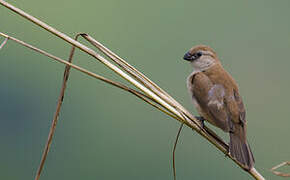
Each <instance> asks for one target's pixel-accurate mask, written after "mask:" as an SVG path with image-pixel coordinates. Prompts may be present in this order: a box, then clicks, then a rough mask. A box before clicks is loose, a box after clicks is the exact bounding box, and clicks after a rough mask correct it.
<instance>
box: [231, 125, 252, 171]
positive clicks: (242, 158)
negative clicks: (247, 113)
mask: <svg viewBox="0 0 290 180" xmlns="http://www.w3.org/2000/svg"><path fill="white" fill-rule="evenodd" d="M244 130H245V129H244V127H241V126H240V127H237V128H236V129H235V132H234V133H230V144H229V148H230V149H229V151H230V154H231V156H233V157H234V158H235V159H236V160H237V161H239V162H240V163H241V164H243V165H244V168H245V169H247V170H250V169H251V168H252V167H253V166H254V163H255V159H254V156H253V153H252V151H251V148H250V145H249V144H248V143H247V140H246V137H245V131H244Z"/></svg>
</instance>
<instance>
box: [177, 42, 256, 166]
mask: <svg viewBox="0 0 290 180" xmlns="http://www.w3.org/2000/svg"><path fill="white" fill-rule="evenodd" d="M183 59H184V60H187V61H189V62H190V64H191V65H192V66H193V68H194V71H193V72H192V73H191V74H190V75H189V76H188V78H187V88H188V91H189V93H190V96H191V98H192V101H193V103H194V105H195V107H196V109H197V111H198V113H199V114H200V116H201V117H199V119H200V120H202V121H203V120H206V121H208V122H209V123H211V124H212V125H214V126H216V127H218V128H220V129H222V130H223V131H225V132H229V134H230V143H229V153H230V155H231V156H233V157H234V158H235V159H236V160H237V161H239V162H240V163H241V164H242V165H243V166H244V168H245V169H247V170H250V169H251V168H252V167H253V165H254V161H255V160H254V157H253V154H252V151H251V148H250V146H249V144H248V143H247V138H246V134H247V122H246V112H245V108H244V104H243V101H242V98H241V96H240V94H239V90H238V85H237V84H236V82H235V80H234V79H233V78H232V77H231V75H230V74H229V73H228V72H227V71H225V69H224V68H223V66H222V64H221V62H220V60H219V59H218V57H217V54H216V53H215V52H214V51H213V49H211V48H210V47H208V46H204V45H199V46H195V47H192V48H191V49H190V50H189V51H188V52H187V53H186V54H185V55H184V57H183Z"/></svg>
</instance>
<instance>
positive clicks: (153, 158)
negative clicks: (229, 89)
mask: <svg viewBox="0 0 290 180" xmlns="http://www.w3.org/2000/svg"><path fill="white" fill-rule="evenodd" d="M8 2H12V1H8ZM12 4H13V5H15V6H17V7H19V8H21V9H23V10H24V11H26V12H28V13H30V14H31V15H33V16H35V17H37V18H39V19H41V20H43V21H44V22H46V23H48V24H50V25H52V26H53V27H55V28H56V29H58V30H60V31H62V32H65V33H67V34H68V35H69V36H71V37H73V36H74V35H75V34H76V33H77V32H87V33H89V34H90V35H91V36H93V37H94V38H96V39H97V40H99V41H100V42H102V43H103V44H104V45H106V46H107V47H108V48H110V49H111V50H113V51H114V52H116V53H117V54H118V55H120V56H121V57H123V58H125V59H126V60H127V61H128V62H129V63H131V64H132V65H134V66H136V67H137V68H138V69H139V70H141V71H142V72H144V73H145V74H146V75H147V76H148V77H149V78H151V79H152V80H153V81H155V82H156V83H157V84H159V85H160V86H161V87H162V88H164V89H165V90H167V91H168V92H169V94H171V95H172V96H173V97H174V98H176V99H177V100H178V101H179V102H181V103H182V104H183V105H184V106H185V107H187V108H188V109H189V110H191V111H192V112H193V113H194V114H196V111H195V109H194V107H193V105H192V104H191V102H190V100H189V97H188V94H187V90H186V85H185V79H186V77H187V76H188V74H190V72H191V71H192V68H191V67H190V65H189V64H188V63H186V62H185V61H183V60H182V56H183V55H184V53H185V52H186V51H187V50H188V49H189V48H190V47H191V46H193V45H197V44H206V45H210V46H211V47H213V48H214V49H215V50H216V51H217V52H218V55H219V57H220V59H221V61H222V63H223V64H224V66H225V68H226V69H227V70H228V71H229V72H230V73H231V74H232V75H233V77H234V78H235V79H236V81H237V82H238V84H239V86H240V91H241V94H242V96H243V99H244V103H245V105H246V109H247V119H248V139H249V142H250V144H251V147H252V149H253V152H254V155H255V158H256V168H257V170H258V171H260V172H261V173H262V174H263V175H264V176H265V177H266V178H267V179H281V178H279V177H276V176H274V175H272V174H271V173H270V172H269V169H270V168H271V167H273V166H274V165H276V164H278V163H280V162H282V161H285V160H290V157H289V152H290V143H289V136H290V134H289V127H290V117H289V101H290V95H289V92H290V84H289V76H290V71H289V68H290V59H289V55H288V53H289V51H290V49H289V47H290V36H289V32H290V21H289V17H290V1H287V0H282V1H272V0H265V1H261V0H260V1H249V0H248V1H226V0H221V1H204V0H198V1H197V0H196V1H189V0H181V1H173V0H168V1H152V0H148V1H133V0H131V1H130V0H122V1H119V0H99V1H77V0H62V1H56V0H51V1H36V0H30V1H23V0H21V1H17V2H12ZM0 23H1V25H0V31H1V32H4V33H8V34H9V35H12V36H15V37H17V38H19V39H21V40H24V41H26V42H28V43H31V44H33V45H36V46H38V47H40V48H42V49H44V50H47V51H49V52H51V53H53V54H55V55H57V56H60V57H62V58H67V56H68V54H69V50H70V46H69V45H68V44H67V43H65V42H64V41H62V40H60V39H58V38H56V37H54V36H53V35H51V34H50V33H47V32H46V31H44V30H42V29H41V28H39V27H37V26H36V25H34V24H32V23H30V22H28V21H27V20H25V19H23V18H22V17H20V16H18V15H16V14H15V13H13V12H12V11H9V10H8V9H6V8H4V7H2V6H0ZM0 40H1V41H2V40H4V38H0ZM82 42H84V41H82ZM84 43H85V42H84ZM86 44H87V43H86ZM75 63H76V64H78V65H81V66H83V67H85V68H88V69H89V70H91V71H94V72H97V73H99V74H103V75H104V76H106V77H110V78H112V79H114V80H119V81H121V82H124V81H123V80H121V79H120V78H118V77H117V76H116V75H115V74H114V73H113V72H112V71H110V70H108V69H106V68H105V67H104V66H103V65H102V64H100V63H99V62H96V61H95V60H94V59H92V58H91V57H89V56H87V55H85V54H84V53H82V52H80V51H77V53H76V56H75ZM63 69H64V66H63V65H62V64H59V63H56V62H53V61H51V60H50V59H49V58H47V57H45V56H43V55H40V54H38V53H36V52H33V51H31V50H28V49H27V48H24V47H22V46H20V45H18V44H16V43H14V42H12V41H9V42H8V43H7V45H6V46H5V47H4V48H3V49H2V50H1V51H0V82H1V85H0V123H1V124H0V141H1V143H0V154H1V156H0V157H1V159H0V179H11V180H16V179H33V178H34V174H35V172H36V170H37V167H38V165H39V162H40V157H41V153H42V149H43V147H44V145H45V142H46V140H47V135H48V131H49V127H50V123H51V120H52V117H53V113H54V111H55V107H56V103H57V96H58V94H59V90H60V85H61V81H62V76H63ZM178 127H179V123H178V122H177V121H175V120H173V119H171V118H169V117H167V116H165V115H164V114H162V113H161V112H159V111H157V110H155V109H153V108H152V107H151V106H149V105H147V104H145V103H143V102H142V101H140V100H139V99H137V98H136V97H134V96H132V95H130V94H128V93H127V92H124V91H121V90H119V89H117V88H113V87H111V86H110V85H107V84H105V83H103V82H100V81H98V80H95V79H93V78H91V77H88V76H86V75H84V74H82V73H80V72H78V71H75V70H72V74H71V76H70V80H69V84H68V89H67V94H66V96H65V100H64V105H63V109H62V112H61V115H60V120H59V123H58V126H57V130H56V135H55V138H54V142H53V144H52V147H51V151H50V153H49V155H48V159H47V162H46V165H45V168H44V171H43V174H42V177H41V179H42V180H48V179H70V180H73V179H126V180H130V179H156V180H160V179H173V176H172V169H171V162H172V160H171V153H172V146H173V142H174V139H175V136H176V132H177V129H178ZM217 132H218V133H219V134H221V135H222V136H223V137H225V138H226V139H227V135H226V134H224V133H222V132H221V131H220V130H217ZM176 161H177V162H176V163H177V164H176V165H177V177H178V180H183V179H237V180H242V179H251V177H250V176H249V175H248V174H247V173H245V172H244V171H242V170H241V169H240V168H238V167H237V166H236V165H235V164H234V163H233V162H232V161H230V160H229V159H227V158H226V157H224V155H223V154H222V153H221V152H219V151H218V150H216V149H215V148H214V147H213V146H212V145H210V144H209V143H208V142H207V141H205V140H204V139H203V138H201V137H200V136H199V135H198V134H197V133H195V132H193V131H192V130H191V129H189V128H185V129H184V131H183V132H182V134H181V138H180V143H179V145H178V148H177V154H176ZM287 170H288V172H289V169H286V171H287Z"/></svg>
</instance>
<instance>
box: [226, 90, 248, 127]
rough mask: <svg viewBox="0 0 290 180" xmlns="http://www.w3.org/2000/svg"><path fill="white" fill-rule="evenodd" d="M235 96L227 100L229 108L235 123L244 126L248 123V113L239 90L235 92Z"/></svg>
mask: <svg viewBox="0 0 290 180" xmlns="http://www.w3.org/2000/svg"><path fill="white" fill-rule="evenodd" d="M232 94H233V95H232V96H230V97H229V98H228V99H226V103H227V107H228V110H229V113H230V116H231V120H232V121H233V122H234V123H238V124H241V125H244V124H245V123H246V111H245V107H244V103H243V100H242V98H241V96H240V94H239V92H238V90H235V89H234V90H233V93H232Z"/></svg>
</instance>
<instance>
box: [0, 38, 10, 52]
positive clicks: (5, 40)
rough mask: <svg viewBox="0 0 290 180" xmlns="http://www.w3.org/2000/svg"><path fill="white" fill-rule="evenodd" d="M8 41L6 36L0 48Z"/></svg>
mask: <svg viewBox="0 0 290 180" xmlns="http://www.w3.org/2000/svg"><path fill="white" fill-rule="evenodd" d="M7 41H8V38H5V39H4V41H3V42H2V43H1V45H0V50H1V49H2V48H3V47H4V46H5V44H6V43H7Z"/></svg>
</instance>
